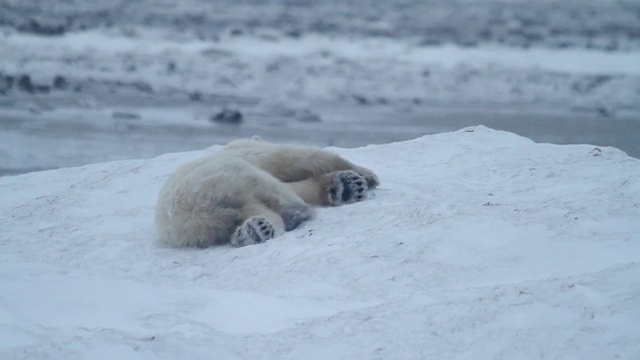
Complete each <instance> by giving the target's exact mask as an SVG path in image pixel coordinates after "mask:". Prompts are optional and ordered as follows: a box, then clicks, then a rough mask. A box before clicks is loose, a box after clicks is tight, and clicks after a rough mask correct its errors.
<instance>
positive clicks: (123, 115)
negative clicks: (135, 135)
mask: <svg viewBox="0 0 640 360" xmlns="http://www.w3.org/2000/svg"><path fill="white" fill-rule="evenodd" d="M111 118H113V119H120V120H140V118H141V117H140V114H136V113H131V112H126V111H114V112H112V113H111Z"/></svg>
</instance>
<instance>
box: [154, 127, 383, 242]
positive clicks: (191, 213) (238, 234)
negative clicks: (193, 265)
mask: <svg viewBox="0 0 640 360" xmlns="http://www.w3.org/2000/svg"><path fill="white" fill-rule="evenodd" d="M341 170H349V173H350V174H351V173H353V174H354V175H350V176H351V178H350V181H353V182H356V180H357V179H363V180H362V181H359V182H358V184H361V183H362V182H363V181H364V182H365V185H364V187H363V188H362V189H360V190H357V191H359V192H360V193H362V196H359V197H358V198H355V197H354V199H356V200H353V201H359V200H361V199H363V198H364V195H365V193H366V190H367V185H366V183H367V182H368V183H369V188H373V187H375V186H376V185H377V184H378V180H377V177H376V176H375V175H374V174H373V172H371V171H370V170H368V169H365V168H361V167H358V166H356V165H354V164H351V163H350V162H348V161H346V160H344V159H342V158H341V157H339V156H338V155H335V154H332V153H329V152H326V151H324V150H320V149H316V148H312V147H307V146H299V145H278V144H272V143H268V142H263V141H261V140H260V139H259V138H256V137H254V138H253V139H251V140H237V141H234V142H231V143H229V144H228V145H227V146H226V147H225V148H223V149H222V150H220V151H218V152H217V153H215V154H212V155H209V156H206V157H204V158H202V159H199V160H196V161H193V162H191V163H188V164H185V165H183V166H182V167H180V168H179V169H178V170H177V171H176V172H175V173H174V174H173V175H172V176H171V177H170V178H169V179H168V180H167V182H166V183H165V184H164V186H163V188H162V190H161V191H160V195H159V198H158V203H157V206H156V214H155V217H156V226H157V229H158V233H159V237H160V240H161V241H162V242H163V243H165V244H168V245H172V246H190V247H207V246H211V245H215V244H223V243H228V242H231V243H232V244H233V245H236V246H243V245H248V244H252V243H257V242H262V241H265V240H268V239H269V238H271V237H274V236H278V235H280V234H282V233H283V232H284V231H287V230H292V229H293V228H295V227H296V226H298V225H299V224H300V223H301V222H303V221H305V220H307V219H309V218H311V217H312V216H313V210H312V208H311V206H310V204H312V205H338V204H340V203H342V201H340V199H341V194H342V188H343V186H342V183H341V179H342V178H346V177H345V176H346V175H347V174H346V172H345V171H341ZM354 170H355V172H354ZM354 176H355V177H356V178H354ZM354 179H355V180H354ZM336 191H337V192H338V195H336ZM354 191H356V190H354ZM303 198H304V199H303ZM334 198H337V199H334ZM332 199H333V200H332ZM305 201H306V202H305ZM348 202H352V201H348ZM256 232H257V233H256Z"/></svg>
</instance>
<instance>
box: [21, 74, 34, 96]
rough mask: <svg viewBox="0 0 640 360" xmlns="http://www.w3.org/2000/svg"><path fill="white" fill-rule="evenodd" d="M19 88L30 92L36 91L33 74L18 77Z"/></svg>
mask: <svg viewBox="0 0 640 360" xmlns="http://www.w3.org/2000/svg"><path fill="white" fill-rule="evenodd" d="M18 89H20V90H22V91H26V92H29V93H32V92H34V90H35V89H34V87H33V83H32V82H31V76H29V75H20V77H19V78H18Z"/></svg>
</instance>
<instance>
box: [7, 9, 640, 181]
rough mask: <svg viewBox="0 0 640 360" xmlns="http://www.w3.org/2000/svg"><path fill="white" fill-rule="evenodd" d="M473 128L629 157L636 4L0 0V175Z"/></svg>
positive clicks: (636, 79) (638, 92)
mask: <svg viewBox="0 0 640 360" xmlns="http://www.w3.org/2000/svg"><path fill="white" fill-rule="evenodd" d="M480 124H482V125H486V126H489V127H492V128H495V129H501V130H508V131H512V132H515V133H517V134H520V135H523V136H527V137H529V138H531V139H533V140H535V141H539V142H552V143H559V144H567V143H588V144H593V145H597V146H615V147H617V148H620V149H622V150H623V151H625V152H627V154H629V155H631V156H634V157H640V141H639V137H640V1H638V0H626V1H623V0H620V1H617V0H537V1H535V2H534V1H529V0H502V1H483V0H425V1H418V0H389V1H377V0H360V1H338V0H325V1H320V0H315V1H312V0H244V1H243V0H240V1H237V0H180V1H177V0H137V1H131V0H126V1H125V0H26V1H25V0H0V175H13V174H20V173H25V172H30V171H36V170H43V169H52V168H59V167H66V166H76V165H83V164H88V163H94V162H101V161H108V160H118V159H129V158H146V157H153V156H157V155H159V154H162V153H166V152H175V151H187V150H195V149H202V148H206V147H208V146H211V145H214V144H223V143H226V142H227V141H229V140H231V139H234V138H238V137H249V136H252V135H260V136H262V137H263V138H264V139H266V140H272V141H294V142H302V143H310V144H315V145H320V146H339V147H355V146H362V145H366V144H376V143H387V142H392V141H398V140H405V139H412V138H415V137H418V136H422V135H424V134H431V133H437V132H442V131H451V130H457V129H460V128H463V127H465V126H470V125H480Z"/></svg>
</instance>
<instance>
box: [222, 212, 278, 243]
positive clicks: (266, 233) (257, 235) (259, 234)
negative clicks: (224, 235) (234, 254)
mask: <svg viewBox="0 0 640 360" xmlns="http://www.w3.org/2000/svg"><path fill="white" fill-rule="evenodd" d="M275 234H276V231H275V229H274V228H273V225H272V224H271V223H270V222H269V220H267V219H266V218H265V217H263V216H252V217H250V218H249V219H247V221H245V222H244V223H243V224H242V225H240V227H238V228H237V229H236V231H235V232H234V233H233V235H232V236H231V245H233V246H236V247H240V246H246V245H253V244H259V243H262V242H265V241H267V240H269V239H273V237H274V236H275Z"/></svg>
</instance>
